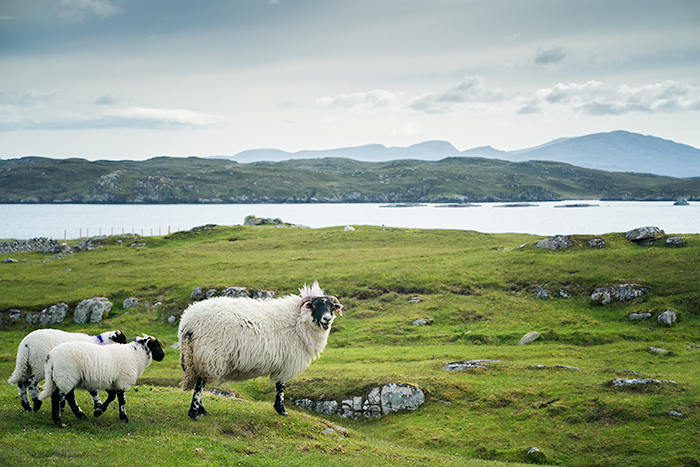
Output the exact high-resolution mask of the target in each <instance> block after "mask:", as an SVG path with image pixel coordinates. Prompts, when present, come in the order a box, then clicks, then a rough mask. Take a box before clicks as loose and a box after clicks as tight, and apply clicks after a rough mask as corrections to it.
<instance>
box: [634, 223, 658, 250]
mask: <svg viewBox="0 0 700 467" xmlns="http://www.w3.org/2000/svg"><path fill="white" fill-rule="evenodd" d="M663 235H664V231H663V230H661V229H660V228H658V227H652V226H647V227H638V228H636V229H632V230H630V231H628V232H626V233H625V238H626V239H627V240H629V241H631V242H635V243H636V244H637V245H640V246H648V245H651V244H653V243H654V242H655V241H656V240H658V239H659V238H660V237H662V236H663Z"/></svg>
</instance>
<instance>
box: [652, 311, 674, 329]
mask: <svg viewBox="0 0 700 467" xmlns="http://www.w3.org/2000/svg"><path fill="white" fill-rule="evenodd" d="M676 319H677V315H676V312H675V311H671V310H666V311H664V312H663V313H661V314H660V315H659V316H658V317H657V318H656V321H657V322H658V323H659V324H661V325H663V326H673V324H674V323H675V322H676Z"/></svg>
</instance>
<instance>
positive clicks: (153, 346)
mask: <svg viewBox="0 0 700 467" xmlns="http://www.w3.org/2000/svg"><path fill="white" fill-rule="evenodd" d="M146 345H148V348H149V349H150V351H151V356H152V357H153V360H155V361H157V362H162V361H163V359H164V358H165V352H163V347H162V346H161V345H160V341H159V340H158V339H156V338H155V337H151V338H150V339H148V344H146Z"/></svg>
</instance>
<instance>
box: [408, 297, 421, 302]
mask: <svg viewBox="0 0 700 467" xmlns="http://www.w3.org/2000/svg"><path fill="white" fill-rule="evenodd" d="M419 302H420V297H411V298H410V299H409V300H408V303H419Z"/></svg>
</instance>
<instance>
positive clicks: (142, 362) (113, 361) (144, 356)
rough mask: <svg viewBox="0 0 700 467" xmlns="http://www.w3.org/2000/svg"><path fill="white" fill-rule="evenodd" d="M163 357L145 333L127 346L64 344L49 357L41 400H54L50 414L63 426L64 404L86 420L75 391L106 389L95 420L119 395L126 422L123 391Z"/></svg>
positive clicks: (82, 343)
mask: <svg viewBox="0 0 700 467" xmlns="http://www.w3.org/2000/svg"><path fill="white" fill-rule="evenodd" d="M163 357H165V353H164V352H163V347H162V346H161V345H160V342H159V341H158V339H156V338H155V337H151V336H147V335H145V334H144V335H143V337H138V338H136V340H134V341H132V342H129V343H128V344H124V345H110V346H105V347H103V346H98V345H92V344H89V343H84V342H68V343H65V344H61V345H59V346H57V347H56V348H54V349H53V350H52V351H51V352H49V356H48V357H47V358H46V366H45V369H44V372H45V374H46V384H44V390H43V391H41V394H39V398H40V399H41V400H44V399H46V398H48V397H51V415H52V418H53V421H54V423H55V424H57V425H60V424H61V410H63V406H64V405H65V404H64V402H68V404H69V405H70V408H71V410H72V411H73V413H74V414H75V416H76V417H78V418H79V419H85V418H87V417H86V416H85V414H84V413H83V412H82V411H81V410H80V407H78V405H77V404H76V403H75V394H74V390H75V389H76V388H82V389H87V390H88V391H98V390H100V389H102V390H106V391H107V400H105V401H104V403H103V404H102V405H100V406H99V407H95V417H99V416H100V415H102V414H103V413H104V411H105V410H107V407H108V406H109V404H110V403H111V402H112V401H113V400H114V397H115V396H116V397H117V398H118V399H119V419H120V420H121V421H123V422H124V423H127V422H128V421H129V418H128V417H127V416H126V410H125V399H124V392H125V391H128V390H129V388H130V387H131V386H132V385H133V384H134V383H136V380H137V379H138V377H139V376H141V375H142V374H143V372H144V371H145V370H146V368H147V367H148V365H150V364H151V362H152V361H153V360H156V361H158V362H160V361H161V360H163Z"/></svg>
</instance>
